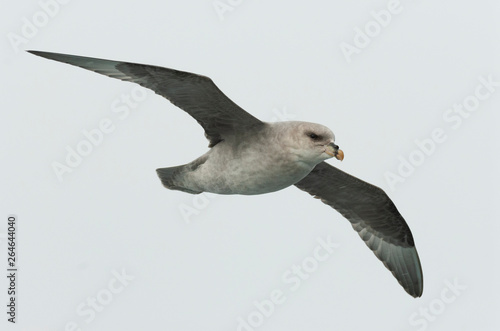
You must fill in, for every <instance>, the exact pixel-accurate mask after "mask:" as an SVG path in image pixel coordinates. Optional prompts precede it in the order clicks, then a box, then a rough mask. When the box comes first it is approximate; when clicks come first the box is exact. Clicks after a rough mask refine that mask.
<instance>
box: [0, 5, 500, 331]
mask: <svg viewBox="0 0 500 331" xmlns="http://www.w3.org/2000/svg"><path fill="white" fill-rule="evenodd" d="M4 2H5V1H4ZM66 2H67V3H65V1H63V0H59V1H56V0H42V1H41V2H40V3H39V2H38V1H33V0H29V1H24V2H22V3H11V2H8V3H7V2H5V3H4V6H3V10H2V12H1V14H0V15H1V20H0V25H1V31H2V33H3V36H4V37H3V38H2V39H1V41H0V47H1V48H2V52H1V60H2V61H1V64H0V66H1V69H2V75H1V79H0V81H1V89H2V94H3V97H2V99H1V101H0V102H1V109H2V111H1V120H0V138H1V141H2V142H3V143H2V153H1V163H2V170H3V171H2V172H1V175H0V177H1V182H2V185H1V189H0V194H1V201H2V213H1V214H2V215H3V216H2V217H3V219H4V221H3V222H2V224H3V225H1V226H0V249H1V250H2V253H0V255H2V256H4V257H5V256H6V252H7V245H6V243H7V242H6V236H5V234H6V226H5V224H6V222H7V221H6V219H7V215H8V214H16V215H17V216H18V224H19V229H18V253H19V260H18V266H19V277H18V284H17V286H18V290H19V295H18V298H17V299H18V307H17V309H18V310H17V313H18V316H17V319H18V323H16V325H12V323H8V322H7V321H6V320H7V316H6V314H5V312H2V315H1V316H3V317H2V320H1V321H0V323H1V325H3V326H7V330H65V328H66V329H67V330H72V329H75V330H76V329H77V327H79V328H81V330H138V329H144V330H244V331H249V330H259V331H264V330H289V331H290V330H472V329H474V330H493V329H498V328H499V327H500V324H499V322H498V319H497V318H496V313H497V312H498V309H499V306H500V302H499V299H498V295H497V293H498V290H499V288H498V284H497V281H496V280H497V279H498V278H499V276H500V274H499V273H500V272H499V271H500V268H499V262H498V258H497V253H498V251H499V248H500V247H499V246H500V245H499V243H498V239H497V237H498V236H497V233H498V231H499V230H500V229H499V227H500V226H499V222H498V219H499V217H500V213H499V212H498V208H497V204H498V201H499V198H500V194H499V190H498V184H500V183H499V175H498V169H499V167H500V158H499V156H498V155H499V154H498V152H497V149H498V146H497V145H498V141H499V138H500V134H499V131H498V123H499V120H500V116H499V112H498V109H499V106H500V60H499V59H500V48H499V40H500V23H499V20H498V16H499V14H500V5H499V4H498V2H497V1H481V2H476V3H473V4H472V3H470V2H465V1H451V0H447V1H442V2H440V3H439V4H435V3H430V2H428V1H408V0H401V1H400V2H397V1H396V2H395V1H375V2H374V1H361V2H348V3H344V2H343V3H339V4H336V3H329V4H327V3H326V2H313V3H311V2H304V1H267V2H257V1H237V0H221V1H212V0H196V1H189V2H187V1H183V2H182V1H149V2H135V1H128V0H124V1H108V2H102V1H95V0H90V1H85V2H83V1H77V0H73V1H66ZM24 49H35V50H44V51H52V52H61V53H70V54H77V55H85V56H93V57H100V58H107V59H113V60H126V61H130V62H138V63H146V64H155V65H160V66H165V67H170V68H174V69H179V70H185V71H191V72H195V73H199V74H203V75H207V76H209V77H211V78H212V79H213V80H214V81H215V83H216V84H217V85H218V86H219V87H220V88H221V90H222V91H224V92H225V93H226V94H227V95H228V96H229V97H230V98H231V99H232V100H233V101H235V102H236V103H237V104H239V105H240V106H241V107H243V108H244V109H246V110H247V111H248V112H250V113H251V114H253V115H254V116H256V117H258V118H260V119H262V120H266V121H271V120H276V119H278V120H281V119H285V120H286V119H293V120H305V121H310V122H318V123H322V124H324V125H326V126H328V127H329V128H331V129H332V130H333V132H334V133H335V135H336V142H337V143H338V145H339V146H340V147H341V148H342V149H343V151H344V152H345V159H344V161H343V162H342V163H340V162H338V161H336V160H330V161H329V162H330V163H331V164H334V165H335V166H337V167H339V168H340V169H342V170H344V171H347V172H349V173H351V174H352V175H355V176H357V177H359V178H361V179H363V180H366V181H368V182H370V183H373V184H375V185H377V186H380V187H381V188H383V189H384V190H385V191H386V192H387V193H388V194H389V196H390V197H391V198H392V199H393V201H394V202H395V204H396V206H397V207H398V209H399V211H400V212H401V213H402V215H403V216H404V217H405V219H406V221H407V222H408V224H409V226H410V228H411V229H412V232H413V235H414V238H415V242H416V245H417V248H418V251H419V254H420V258H421V262H422V267H423V271H424V294H423V296H422V297H421V298H419V299H413V298H411V297H410V296H409V295H408V294H407V293H406V292H405V291H404V290H403V289H402V288H401V287H400V286H399V284H398V283H397V282H396V280H395V279H394V278H393V277H392V275H391V274H390V273H389V272H388V271H387V270H386V269H385V268H384V266H383V265H382V264H381V263H380V261H378V260H377V259H376V257H375V256H374V255H373V253H372V252H370V251H369V249H368V248H367V247H366V246H365V244H364V243H363V242H362V241H361V240H360V239H359V237H358V235H357V234H356V233H355V232H354V231H353V230H352V228H351V226H350V224H349V222H348V221H347V220H345V219H344V218H343V217H342V216H340V214H338V213H337V212H336V211H334V210H333V209H331V208H330V207H328V206H326V205H324V204H322V203H321V202H320V201H318V200H315V199H312V198H311V197H310V196H309V195H308V194H307V193H304V192H301V191H299V190H298V189H296V188H294V187H291V188H288V189H285V190H282V191H280V192H276V193H272V194H267V195H262V196H252V197H246V196H215V195H206V196H205V195H203V196H197V197H196V198H195V197H194V196H192V195H188V194H185V193H182V192H177V191H169V190H166V189H164V188H163V187H162V185H161V183H160V181H159V179H158V178H157V176H156V173H155V169H156V168H159V167H167V166H174V165H179V164H183V163H186V162H188V161H191V160H192V159H194V158H195V157H197V156H198V155H200V154H202V153H204V152H205V151H206V150H207V141H206V140H205V138H204V136H203V130H202V129H201V127H200V126H199V125H198V124H197V123H196V121H195V120H193V119H192V118H190V117H189V116H188V115H187V114H186V113H184V112H183V111H182V110H180V109H178V108H176V107H175V106H173V105H171V104H170V103H169V102H168V101H167V100H165V99H163V98H161V97H159V96H157V95H154V93H153V92H150V91H147V92H146V93H145V92H144V91H146V90H142V89H139V88H136V87H135V85H134V84H131V83H126V82H120V81H118V80H113V79H111V78H108V77H104V76H101V75H98V74H95V73H92V72H88V71H85V70H83V69H80V68H76V67H72V66H69V65H65V64H62V63H56V62H54V61H49V60H45V59H42V58H39V57H36V56H33V55H31V54H28V53H26V52H23V51H22V50H24ZM96 128H99V130H100V131H101V132H103V133H102V138H101V137H100V135H99V134H98V133H96V131H95V130H96ZM83 131H85V132H87V133H86V134H87V136H88V135H91V136H92V137H93V138H88V137H86V134H85V133H84V132H83ZM92 134H93V135H92ZM92 139H94V143H92ZM78 149H79V150H80V152H82V153H83V154H87V155H84V156H80V157H81V159H79V157H76V156H75V155H72V156H70V157H69V158H68V154H72V153H73V152H69V151H77V150H78ZM77 153H78V152H77ZM66 158H68V160H66ZM55 163H59V164H60V165H64V166H68V167H69V168H70V169H71V172H65V173H63V174H62V175H61V176H60V177H61V179H62V180H59V178H58V176H57V175H56V173H55V171H54V164H55ZM328 240H330V241H331V242H333V243H335V245H332V246H335V248H333V249H331V252H328V251H327V250H325V251H323V253H325V254H327V253H328V254H327V255H325V256H328V258H327V259H326V260H325V261H316V262H317V263H316V264H314V261H313V259H315V255H314V252H315V250H316V248H317V247H319V246H318V245H321V244H320V243H321V242H322V241H323V242H324V241H328ZM321 247H322V246H321ZM323 249H325V248H323ZM303 263H305V264H306V268H307V267H309V270H310V272H308V273H306V276H307V279H305V278H306V276H304V279H300V278H295V279H294V280H293V281H292V280H291V278H290V277H292V276H291V275H293V270H294V267H293V266H294V265H300V266H302V265H303ZM2 265H4V266H5V265H6V264H5V263H3V264H2ZM311 266H313V267H311ZM5 268H6V267H5ZM294 277H298V276H297V275H295V276H294ZM294 284H295V286H294ZM297 284H298V285H297ZM0 286H1V290H0V293H2V294H1V298H0V301H2V302H7V300H8V297H7V295H6V289H7V287H8V284H7V281H6V279H5V278H4V280H3V281H1V282H0ZM93 298H94V299H93ZM92 300H95V301H92ZM272 300H274V303H272V302H273V301H272ZM270 302H271V303H270ZM256 303H257V304H256ZM271 305H272V307H271ZM257 306H258V307H260V311H259V308H258V307H257ZM3 310H6V307H5V306H4V308H3ZM242 321H243V322H242ZM1 329H2V330H3V329H5V328H4V327H1Z"/></svg>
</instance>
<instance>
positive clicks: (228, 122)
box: [29, 51, 423, 297]
mask: <svg viewBox="0 0 500 331" xmlns="http://www.w3.org/2000/svg"><path fill="white" fill-rule="evenodd" d="M29 52H30V53H32V54H35V55H38V56H42V57H45V58H48V59H52V60H56V61H60V62H65V63H68V64H72V65H76V66H79V67H82V68H85V69H88V70H92V71H95V72H97V73H100V74H103V75H106V76H109V77H113V78H118V79H121V80H124V81H130V82H134V83H137V84H139V85H141V86H144V87H146V88H149V89H151V90H153V91H154V92H156V93H157V94H159V95H161V96H163V97H165V98H167V99H168V100H170V101H171V102H172V103H173V104H174V105H176V106H178V107H179V108H181V109H183V110H184V111H186V112H187V113H188V114H190V115H191V116H192V117H193V118H194V119H196V120H197V121H198V123H199V124H200V125H201V126H202V127H203V128H204V130H205V135H206V137H207V139H208V140H209V147H210V149H209V151H208V152H207V153H205V154H204V155H202V156H200V157H199V158H197V159H196V160H194V161H192V162H190V163H188V164H186V165H181V166H176V167H169V168H160V169H157V173H158V176H159V177H160V179H161V181H162V183H163V185H164V186H165V187H167V188H169V189H173V190H180V191H184V192H187V193H192V194H197V193H201V192H204V191H206V192H213V193H219V194H247V195H249V194H262V193H268V192H273V191H278V190H281V189H283V188H285V187H288V186H291V185H295V186H297V187H298V188H300V189H301V190H304V191H306V192H308V193H309V194H311V195H313V196H315V197H317V198H320V199H321V200H322V201H323V202H324V203H326V204H327V205H329V206H331V207H333V208H334V209H336V210H337V211H339V212H340V213H341V214H342V215H343V216H344V217H346V218H347V219H348V220H349V221H350V222H351V224H352V226H353V228H354V229H355V230H356V231H357V232H358V233H359V235H360V237H361V238H362V239H363V241H364V242H365V243H366V245H368V247H369V248H370V249H371V250H372V251H373V252H374V253H375V255H376V256H377V257H378V258H379V259H380V260H381V261H382V262H383V263H384V265H385V266H386V267H387V268H388V269H389V270H390V271H391V272H392V273H393V275H394V276H395V277H396V279H397V280H398V281H399V283H400V284H401V285H402V286H403V288H404V289H405V290H406V291H407V292H408V293H409V294H410V295H412V296H414V297H419V296H421V295H422V291H423V277H422V269H421V266H420V261H419V257H418V253H417V251H416V248H415V244H414V241H413V237H412V234H411V231H410V229H409V227H408V225H407V224H406V222H405V220H404V219H403V217H402V216H401V214H400V213H399V212H398V210H397V209H396V207H395V206H394V203H393V202H392V201H391V200H390V199H389V197H388V196H387V195H386V194H385V193H384V191H383V190H381V189H380V188H378V187H376V186H373V185H371V184H368V183H366V182H363V181H361V180H359V179H357V178H355V177H353V176H351V175H348V174H347V173H345V172H342V171H340V170H338V169H337V168H335V167H333V166H331V165H329V164H327V163H325V162H323V161H324V160H326V159H329V158H331V157H336V158H338V159H342V158H343V152H342V151H341V150H340V149H339V148H338V146H337V145H335V136H334V135H333V133H332V132H331V131H330V129H328V128H327V127H325V126H323V125H320V124H315V123H308V122H278V123H265V122H262V121H260V120H258V119H257V118H255V117H253V116H252V115H250V114H249V113H247V112H246V111H244V110H243V109H242V108H240V107H239V106H238V105H236V104H235V103H234V102H232V101H231V100H230V99H229V98H228V97H226V96H225V95H224V93H222V92H221V91H220V90H219V88H217V86H216V85H215V84H214V83H213V82H212V80H211V79H210V78H208V77H205V76H200V75H196V74H192V73H188V72H182V71H178V70H173V69H168V68H162V67H157V66H151V65H144V64H136V63H129V62H120V61H110V60H103V59H96V58H89V57H82V56H74V55H66V54H57V53H48V52H39V51H29Z"/></svg>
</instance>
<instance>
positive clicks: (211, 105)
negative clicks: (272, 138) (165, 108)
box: [28, 51, 263, 147]
mask: <svg viewBox="0 0 500 331" xmlns="http://www.w3.org/2000/svg"><path fill="white" fill-rule="evenodd" d="M28 52H30V53H32V54H35V55H38V56H41V57H44V58H47V59H51V60H55V61H60V62H64V63H68V64H72V65H75V66H78V67H81V68H84V69H88V70H92V71H94V72H97V73H100V74H103V75H106V76H109V77H112V78H117V79H121V80H124V81H129V82H134V83H137V84H139V85H141V86H144V87H146V88H149V89H151V90H153V91H154V92H156V93H157V94H159V95H161V96H163V97H165V98H167V99H168V100H170V102H172V103H173V104H174V105H176V106H177V107H179V108H181V109H183V110H184V111H186V112H187V113H188V114H189V115H191V116H192V117H194V119H196V120H197V121H198V123H200V125H201V126H202V127H203V128H204V129H205V136H206V137H207V139H208V140H209V141H210V145H209V147H213V146H215V144H217V143H218V142H220V141H221V140H223V139H224V135H225V134H231V133H233V132H235V131H238V130H245V129H249V128H251V127H255V126H259V125H262V124H263V123H262V122H261V121H260V120H258V119H257V118H255V117H253V116H252V115H250V114H249V113H247V112H246V111H245V110H243V109H242V108H240V107H239V106H238V105H237V104H235V103H234V102H233V101H231V100H230V99H229V98H228V97H227V96H226V95H225V94H224V93H222V91H221V90H219V88H218V87H217V86H216V85H215V84H214V82H213V81H212V80H211V79H210V78H208V77H205V76H200V75H196V74H192V73H189V72H184V71H178V70H174V69H168V68H162V67H157V66H151V65H145V64H137V63H129V62H119V61H110V60H103V59H96V58H90V57H83V56H76V55H67V54H59V53H49V52H40V51H28Z"/></svg>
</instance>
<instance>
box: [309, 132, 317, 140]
mask: <svg viewBox="0 0 500 331" xmlns="http://www.w3.org/2000/svg"><path fill="white" fill-rule="evenodd" d="M309 137H310V138H311V139H314V140H316V139H318V138H319V137H318V135H317V134H315V133H309Z"/></svg>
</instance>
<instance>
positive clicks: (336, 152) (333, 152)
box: [325, 143, 344, 161]
mask: <svg viewBox="0 0 500 331" xmlns="http://www.w3.org/2000/svg"><path fill="white" fill-rule="evenodd" d="M325 153H326V154H328V155H330V156H333V157H335V158H336V159H337V160H340V161H342V160H343V159H344V152H342V150H341V149H339V146H337V145H335V143H329V144H328V145H326V148H325Z"/></svg>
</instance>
